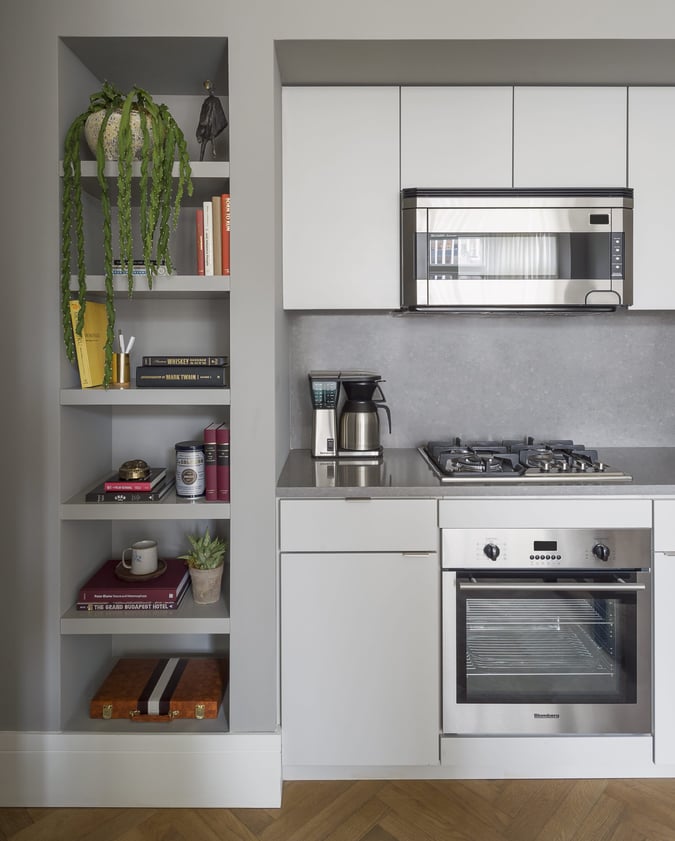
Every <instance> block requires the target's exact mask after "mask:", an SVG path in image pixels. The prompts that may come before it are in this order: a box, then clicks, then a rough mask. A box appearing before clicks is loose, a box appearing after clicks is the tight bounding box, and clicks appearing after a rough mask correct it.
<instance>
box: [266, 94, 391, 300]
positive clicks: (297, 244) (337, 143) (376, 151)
mask: <svg viewBox="0 0 675 841" xmlns="http://www.w3.org/2000/svg"><path fill="white" fill-rule="evenodd" d="M282 109H283V110H282V125H283V128H282V150H283V252H284V256H283V270H284V277H283V305H284V308H285V309H300V310H311V309H347V310H368V309H394V308H397V307H398V306H399V305H400V292H399V233H398V231H399V189H400V188H399V89H398V88H397V87H330V88H326V87H291V88H284V89H283V98H282Z"/></svg>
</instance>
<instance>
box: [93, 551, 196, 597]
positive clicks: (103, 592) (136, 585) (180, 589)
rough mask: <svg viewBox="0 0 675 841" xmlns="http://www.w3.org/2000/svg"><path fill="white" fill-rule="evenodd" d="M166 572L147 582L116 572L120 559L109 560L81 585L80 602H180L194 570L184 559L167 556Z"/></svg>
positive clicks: (165, 560) (165, 559)
mask: <svg viewBox="0 0 675 841" xmlns="http://www.w3.org/2000/svg"><path fill="white" fill-rule="evenodd" d="M163 560H164V562H165V563H166V572H164V573H163V575H160V576H158V577H157V578H149V579H146V580H145V581H125V580H122V579H121V578H118V577H117V575H115V569H116V567H117V566H118V564H119V563H120V560H119V558H113V559H111V560H108V561H106V562H105V563H104V564H103V566H101V567H99V569H97V570H96V572H95V573H94V574H93V575H92V576H91V578H89V579H88V580H87V581H86V582H85V583H84V584H83V585H82V587H81V588H80V591H79V593H78V595H77V602H78V604H79V603H85V604H112V603H115V602H117V603H119V604H121V603H129V604H131V603H133V602H143V603H144V604H151V603H153V602H178V600H179V599H180V598H181V597H182V595H183V593H184V592H185V590H187V589H188V587H189V584H190V570H189V569H188V567H187V566H186V565H185V563H184V562H183V561H182V560H181V559H180V558H164V559H163Z"/></svg>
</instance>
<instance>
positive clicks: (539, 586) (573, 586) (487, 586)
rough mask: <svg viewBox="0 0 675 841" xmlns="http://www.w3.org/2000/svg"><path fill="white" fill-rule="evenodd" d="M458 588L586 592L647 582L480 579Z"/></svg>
mask: <svg viewBox="0 0 675 841" xmlns="http://www.w3.org/2000/svg"><path fill="white" fill-rule="evenodd" d="M457 589H458V590H539V591H542V590H549V591H550V590H557V591H558V592H560V591H563V592H564V591H565V590H584V591H585V592H589V591H596V590H599V591H601V592H602V591H605V592H606V591H608V590H613V591H614V592H616V591H617V590H622V591H623V592H633V593H634V592H637V591H638V590H645V589H646V585H645V584H625V583H623V584H621V583H617V584H582V583H580V582H573V583H571V584H553V583H551V584H548V583H547V584H515V583H514V584H511V583H509V584H497V583H492V584H482V583H480V582H478V581H475V582H472V581H458V582H457Z"/></svg>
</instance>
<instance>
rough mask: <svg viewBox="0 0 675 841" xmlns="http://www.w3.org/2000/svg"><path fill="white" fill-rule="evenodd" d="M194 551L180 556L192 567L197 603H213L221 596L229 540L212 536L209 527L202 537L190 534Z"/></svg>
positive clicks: (193, 589)
mask: <svg viewBox="0 0 675 841" xmlns="http://www.w3.org/2000/svg"><path fill="white" fill-rule="evenodd" d="M188 540H189V541H190V546H192V551H191V552H188V553H187V555H179V556H178V557H179V558H180V559H181V560H182V561H185V563H186V564H187V566H188V567H189V568H190V578H191V580H192V596H193V598H194V600H195V604H213V602H217V601H218V599H219V598H220V586H221V580H222V577H223V565H224V563H225V553H226V552H227V540H223V539H222V538H220V537H214V538H211V533H210V532H209V529H208V528H207V529H206V531H205V532H204V534H203V535H201V537H196V536H194V535H190V534H189V535H188Z"/></svg>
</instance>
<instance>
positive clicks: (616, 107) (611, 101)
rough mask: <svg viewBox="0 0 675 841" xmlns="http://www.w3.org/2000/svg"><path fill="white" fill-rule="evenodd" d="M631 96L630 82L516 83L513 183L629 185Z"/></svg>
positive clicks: (571, 185)
mask: <svg viewBox="0 0 675 841" xmlns="http://www.w3.org/2000/svg"><path fill="white" fill-rule="evenodd" d="M626 100H627V91H626V88H625V87H594V86H588V87H529V86H516V87H515V89H514V93H513V186H514V187H625V186H627V184H626V134H627V104H626ZM630 186H633V185H632V184H631V185H630Z"/></svg>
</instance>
